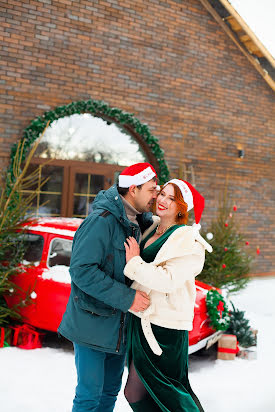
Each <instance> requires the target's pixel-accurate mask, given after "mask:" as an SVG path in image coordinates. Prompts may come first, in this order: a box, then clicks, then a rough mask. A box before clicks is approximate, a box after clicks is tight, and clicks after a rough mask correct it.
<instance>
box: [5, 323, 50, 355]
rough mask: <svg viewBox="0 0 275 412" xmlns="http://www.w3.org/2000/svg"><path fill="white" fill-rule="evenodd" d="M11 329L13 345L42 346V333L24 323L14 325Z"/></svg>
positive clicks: (26, 347) (22, 346)
mask: <svg viewBox="0 0 275 412" xmlns="http://www.w3.org/2000/svg"><path fill="white" fill-rule="evenodd" d="M13 329H14V334H13V340H12V344H13V346H17V347H18V348H21V349H37V348H42V338H43V336H44V334H43V333H41V332H38V331H37V330H36V329H35V328H33V327H32V326H29V325H26V324H24V325H17V326H14V327H13Z"/></svg>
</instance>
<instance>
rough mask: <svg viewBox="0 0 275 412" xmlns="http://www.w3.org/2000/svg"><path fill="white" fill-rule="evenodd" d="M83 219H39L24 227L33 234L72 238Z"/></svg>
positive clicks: (30, 221)
mask: <svg viewBox="0 0 275 412" xmlns="http://www.w3.org/2000/svg"><path fill="white" fill-rule="evenodd" d="M82 222H83V219H78V218H68V217H40V218H37V219H33V220H29V222H28V223H27V224H26V225H25V226H26V227H28V228H29V229H31V230H33V231H35V232H47V233H54V234H58V235H64V236H71V237H73V236H74V234H75V232H76V230H77V228H78V227H79V225H80V224H81V223H82Z"/></svg>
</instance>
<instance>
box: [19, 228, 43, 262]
mask: <svg viewBox="0 0 275 412" xmlns="http://www.w3.org/2000/svg"><path fill="white" fill-rule="evenodd" d="M23 239H24V242H26V247H27V249H26V252H25V254H24V260H25V261H27V262H40V260H41V256H42V252H43V245H44V238H43V236H41V235H34V234H32V233H26V234H24V235H23Z"/></svg>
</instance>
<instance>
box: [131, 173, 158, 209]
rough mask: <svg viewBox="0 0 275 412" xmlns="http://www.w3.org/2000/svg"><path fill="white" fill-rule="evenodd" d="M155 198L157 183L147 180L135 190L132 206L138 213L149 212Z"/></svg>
mask: <svg viewBox="0 0 275 412" xmlns="http://www.w3.org/2000/svg"><path fill="white" fill-rule="evenodd" d="M156 197H157V183H156V181H155V180H153V179H152V180H149V182H146V183H144V184H143V185H142V186H141V188H140V189H139V188H137V187H136V188H135V193H134V197H133V203H134V204H133V206H134V207H135V209H137V210H138V211H139V212H142V213H143V212H150V210H151V209H152V206H153V203H154V199H156Z"/></svg>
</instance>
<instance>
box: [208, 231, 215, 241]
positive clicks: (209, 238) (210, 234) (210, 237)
mask: <svg viewBox="0 0 275 412" xmlns="http://www.w3.org/2000/svg"><path fill="white" fill-rule="evenodd" d="M206 237H207V239H208V240H211V239H213V237H214V236H213V233H211V232H209V233H207V234H206Z"/></svg>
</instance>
